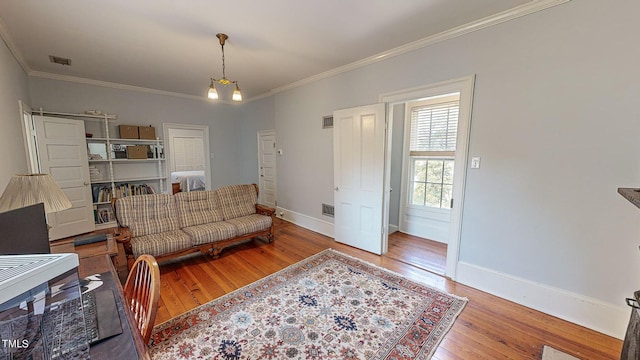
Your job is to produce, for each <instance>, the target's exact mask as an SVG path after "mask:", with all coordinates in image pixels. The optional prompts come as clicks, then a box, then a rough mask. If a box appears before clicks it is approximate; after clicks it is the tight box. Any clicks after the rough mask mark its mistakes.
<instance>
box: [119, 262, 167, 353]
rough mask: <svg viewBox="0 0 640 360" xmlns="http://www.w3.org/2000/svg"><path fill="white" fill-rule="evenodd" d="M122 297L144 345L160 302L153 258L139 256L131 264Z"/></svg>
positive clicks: (157, 269) (156, 269) (155, 264)
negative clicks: (131, 314)
mask: <svg viewBox="0 0 640 360" xmlns="http://www.w3.org/2000/svg"><path fill="white" fill-rule="evenodd" d="M124 297H125V299H126V301H127V304H128V305H129V308H130V309H131V312H132V313H133V318H134V320H135V322H136V324H137V325H138V330H140V333H141V334H142V339H143V340H144V343H145V345H146V344H148V343H149V339H150V338H151V332H152V330H153V324H154V322H155V320H156V312H157V311H158V300H160V269H159V268H158V263H157V262H156V259H155V258H154V257H153V256H151V255H141V256H139V257H138V258H137V259H136V261H135V262H134V263H133V266H132V267H131V270H130V272H129V276H128V277H127V282H126V283H125V285H124Z"/></svg>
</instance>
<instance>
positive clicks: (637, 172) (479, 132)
mask: <svg viewBox="0 0 640 360" xmlns="http://www.w3.org/2000/svg"><path fill="white" fill-rule="evenodd" d="M615 5H616V6H611V5H610V4H608V3H607V2H603V1H601V0H574V1H571V2H569V3H566V4H564V5H560V6H557V7H554V8H551V9H548V10H545V11H542V12H538V13H535V14H532V15H529V16H526V17H523V18H519V19H516V20H512V21H509V22H506V23H503V24H500V25H497V26H493V27H490V28H487V29H484V30H481V31H477V32H474V33H471V34H467V35H465V36H461V37H458V38H454V39H451V40H447V41H445V42H441V43H438V44H435V45H431V46H429V47H425V48H423V49H420V50H416V51H412V52H410V53H406V54H403V55H400V56H397V57H392V58H389V59H386V60H384V61H381V62H378V63H375V64H372V65H369V66H366V67H363V68H359V69H356V70H353V71H350V72H346V73H342V74H340V75H337V76H335V77H332V78H327V79H323V80H320V81H317V82H314V83H311V84H308V85H305V86H301V87H298V88H295V89H292V90H289V91H286V92H282V93H279V94H276V95H275V96H274V97H272V98H268V99H263V100H259V101H255V102H250V103H247V104H244V105H242V106H241V107H236V106H231V105H225V104H219V103H216V104H212V103H209V102H207V101H200V100H190V99H183V98H173V97H167V96H162V95H154V94H145V93H134V92H130V91H125V90H116V89H110V88H102V87H97V86H91V85H82V84H71V83H67V82H63V81H54V80H46V79H40V78H30V79H29V81H28V82H27V80H26V76H25V75H24V73H23V72H22V70H21V69H20V68H19V66H18V65H17V63H16V62H15V60H14V59H13V58H12V57H11V55H10V54H9V52H8V51H7V49H6V47H5V46H4V44H2V45H1V46H0V79H2V80H0V121H1V122H2V125H3V131H2V132H0V149H2V153H3V155H4V158H5V161H3V162H2V165H0V168H1V169H2V172H1V173H0V186H2V187H4V185H5V184H6V182H7V181H8V179H9V177H10V176H11V175H12V174H13V173H15V172H20V171H24V170H26V160H25V159H26V158H25V155H24V150H23V149H24V148H23V145H22V132H21V129H20V124H19V121H18V119H19V117H18V114H17V100H18V99H27V97H28V95H30V96H31V99H29V100H30V103H31V105H32V106H33V107H36V108H37V107H41V106H42V107H44V108H45V109H47V110H54V111H63V112H82V111H84V110H87V109H101V110H103V111H106V112H109V113H115V114H118V116H119V119H120V122H121V123H132V124H140V123H141V124H151V125H155V126H157V127H160V126H161V123H163V122H172V123H187V124H206V125H209V127H210V137H211V146H212V152H213V153H214V158H213V159H212V160H211V168H212V172H213V182H214V187H217V186H220V185H225V184H232V183H239V182H255V181H257V175H256V174H257V169H256V164H257V162H256V153H257V141H256V132H257V131H258V130H266V129H272V128H275V129H276V132H277V135H276V136H277V143H278V145H277V147H278V148H281V149H283V150H284V154H283V155H282V156H279V157H278V158H277V161H278V205H279V206H281V207H282V208H285V209H288V210H290V211H293V212H296V213H298V214H300V215H302V216H305V217H306V218H308V219H318V220H319V221H323V222H327V221H330V219H328V218H326V217H323V216H322V215H321V213H320V212H321V206H320V204H321V203H329V204H331V203H333V157H332V149H333V145H332V141H333V136H332V131H330V130H323V129H322V128H321V119H322V116H324V115H328V114H331V113H332V112H333V111H334V110H336V109H341V108H347V107H354V106H358V105H364V104H371V103H375V102H377V101H378V98H379V95H380V94H382V93H387V92H391V91H397V90H402V89H407V88H411V87H415V86H420V85H426V84H431V83H435V82H439V81H443V80H449V79H454V78H459V77H461V76H467V75H471V74H475V75H476V86H475V93H474V103H473V112H472V122H471V134H470V151H469V152H470V153H469V155H470V156H481V157H482V167H481V168H480V169H469V170H468V172H467V179H466V199H465V204H464V210H463V219H462V241H461V247H460V261H461V262H463V263H466V264H471V265H473V266H477V267H479V268H485V269H489V270H491V271H494V272H495V273H498V274H503V275H504V276H507V277H514V278H518V279H523V280H526V281H529V282H531V283H535V284H540V286H541V287H551V288H557V289H560V290H562V291H567V292H570V293H571V294H577V295H580V296H584V297H588V298H589V299H596V300H597V301H600V302H602V304H604V305H606V306H608V305H609V304H613V305H614V306H620V307H621V306H622V303H623V299H624V298H625V297H627V296H630V295H631V294H632V292H633V291H635V290H638V287H639V286H640V280H638V279H640V278H639V277H638V274H640V254H639V253H638V251H637V245H638V243H639V240H640V226H638V225H637V224H638V215H640V213H639V212H638V209H637V208H635V207H633V206H632V205H630V204H629V203H628V202H627V201H626V200H624V199H623V198H622V197H621V196H619V195H618V194H617V193H616V189H617V188H618V187H621V186H622V187H635V186H638V185H639V183H640V161H638V154H640V141H638V134H640V121H638V118H640V116H639V115H640V114H639V113H640V109H639V108H638V107H637V105H636V103H637V99H636V98H637V96H638V94H640V72H639V71H638V69H637V66H638V59H640V48H638V46H635V44H636V43H637V39H636V38H637V34H638V33H640V25H639V24H640V23H639V22H638V21H637V14H638V13H639V12H640V2H638V1H636V0H618V1H616V2H615ZM8 154H10V156H9V155H8ZM398 193H399V192H398ZM516 291H517V290H516ZM586 316H587V317H588V316H589V315H586Z"/></svg>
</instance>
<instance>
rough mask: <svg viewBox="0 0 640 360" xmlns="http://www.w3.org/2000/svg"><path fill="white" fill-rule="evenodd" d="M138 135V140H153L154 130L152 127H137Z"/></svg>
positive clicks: (154, 136) (154, 137)
mask: <svg viewBox="0 0 640 360" xmlns="http://www.w3.org/2000/svg"><path fill="white" fill-rule="evenodd" d="M138 134H139V135H140V139H148V140H155V139H156V128H154V127H153V126H139V127H138Z"/></svg>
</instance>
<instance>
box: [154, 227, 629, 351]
mask: <svg viewBox="0 0 640 360" xmlns="http://www.w3.org/2000/svg"><path fill="white" fill-rule="evenodd" d="M275 239H276V240H275V241H274V242H273V243H271V244H267V243H265V242H262V241H259V240H255V241H252V242H249V243H247V244H242V245H239V246H236V247H233V248H229V249H225V250H224V251H223V252H222V254H221V257H220V258H219V259H217V260H212V259H211V258H210V257H208V256H197V257H191V258H188V259H184V260H183V261H176V262H172V263H166V264H161V268H160V269H161V290H160V293H161V299H160V307H159V310H158V315H157V319H156V324H159V323H161V322H163V321H166V320H168V319H170V318H172V317H174V316H177V315H179V314H181V313H183V312H185V311H187V310H190V309H192V308H194V307H196V306H198V305H201V304H204V303H206V302H208V301H210V300H212V299H214V298H217V297H219V296H221V295H223V294H225V293H228V292H231V291H233V290H235V289H238V288H240V287H242V286H244V285H247V284H249V283H251V282H253V281H255V280H258V279H260V278H262V277H264V276H266V275H269V274H272V273H274V272H276V271H278V270H280V269H282V268H284V267H286V266H288V265H291V264H294V263H296V262H298V261H300V260H302V259H304V258H306V257H308V256H310V255H312V254H315V253H317V252H320V251H322V250H324V249H327V248H334V249H336V250H339V251H341V252H343V253H346V254H349V255H352V256H356V257H359V258H361V259H363V260H365V261H368V262H371V263H373V264H376V265H378V266H382V267H385V268H387V269H390V270H392V271H395V272H398V273H400V274H403V275H405V276H407V277H409V278H411V279H413V280H417V281H421V282H423V283H426V284H428V285H431V286H433V287H435V288H438V289H441V290H444V291H447V292H449V293H453V294H456V295H459V296H464V297H467V298H468V299H469V302H468V304H467V306H466V307H465V309H464V311H463V312H462V314H461V315H460V316H459V317H458V319H457V320H456V322H455V324H454V326H453V327H452V329H451V330H450V331H449V333H448V334H447V335H446V337H445V338H444V340H443V342H442V343H441V344H440V346H439V347H438V350H437V351H436V353H435V355H434V357H433V359H436V360H445V359H447V360H448V359H540V357H541V352H542V346H543V345H544V344H547V345H550V346H552V347H554V348H556V349H558V350H561V351H564V352H566V353H569V354H571V355H573V356H576V357H578V358H580V359H589V360H597V359H617V358H619V356H620V350H621V348H622V342H621V341H620V340H618V339H615V338H612V337H609V336H605V335H602V334H600V333H597V332H595V331H592V330H589V329H586V328H583V327H581V326H578V325H575V324H571V323H569V322H566V321H563V320H560V319H558V318H555V317H552V316H549V315H545V314H543V313H540V312H538V311H534V310H532V309H529V308H526V307H524V306H520V305H517V304H515V303H512V302H510V301H506V300H503V299H500V298H498V297H495V296H492V295H489V294H487V293H484V292H482V291H478V290H475V289H473V288H470V287H467V286H464V285H461V284H458V283H455V282H453V281H450V280H448V279H445V278H444V277H442V276H439V275H436V274H434V273H432V272H429V271H425V270H423V269H420V268H418V267H416V266H412V265H409V264H407V263H406V262H402V261H398V260H395V259H393V258H391V257H388V256H377V255H373V254H371V253H367V252H364V251H361V250H358V249H355V248H352V247H349V246H346V245H343V244H339V243H336V242H334V241H333V239H330V238H328V237H326V236H323V235H320V234H317V233H314V232H312V231H309V230H307V229H304V228H301V227H298V226H295V225H293V224H291V223H288V222H285V221H282V220H278V219H276V237H275ZM397 250H398V251H399V252H401V251H405V252H408V254H406V253H405V255H406V256H410V255H415V254H414V252H415V250H414V249H410V248H407V249H404V250H401V249H397ZM403 256H404V255H403ZM394 257H396V256H394Z"/></svg>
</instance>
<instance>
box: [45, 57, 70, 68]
mask: <svg viewBox="0 0 640 360" xmlns="http://www.w3.org/2000/svg"><path fill="white" fill-rule="evenodd" d="M49 61H51V62H52V63H54V64H60V65H67V66H71V59H67V58H63V57H59V56H53V55H49Z"/></svg>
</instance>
